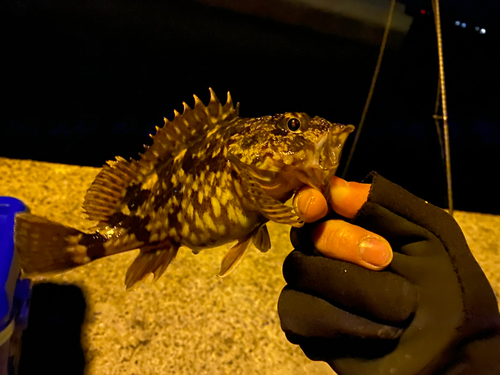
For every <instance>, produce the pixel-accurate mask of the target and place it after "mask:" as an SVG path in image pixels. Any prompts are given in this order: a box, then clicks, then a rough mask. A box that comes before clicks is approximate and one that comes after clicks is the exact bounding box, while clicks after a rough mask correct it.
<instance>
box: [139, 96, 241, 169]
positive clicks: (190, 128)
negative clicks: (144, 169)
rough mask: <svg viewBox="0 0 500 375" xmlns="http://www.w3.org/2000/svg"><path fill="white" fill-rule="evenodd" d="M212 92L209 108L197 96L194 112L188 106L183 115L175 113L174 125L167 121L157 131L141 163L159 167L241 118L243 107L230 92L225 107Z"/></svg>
mask: <svg viewBox="0 0 500 375" xmlns="http://www.w3.org/2000/svg"><path fill="white" fill-rule="evenodd" d="M209 90H210V101H209V103H208V105H206V106H205V105H204V104H203V102H202V101H201V100H200V99H199V98H198V97H197V96H196V95H195V96H194V106H193V108H191V107H189V106H188V105H187V104H186V103H184V111H183V113H182V114H180V113H179V112H177V111H174V113H175V117H174V119H173V120H172V121H169V120H168V119H167V118H165V119H164V124H163V126H162V127H161V128H158V127H157V128H156V134H155V135H152V136H151V137H152V139H153V144H152V145H151V146H149V147H147V148H146V151H145V152H144V153H143V154H142V155H141V161H143V162H145V163H152V164H156V163H157V162H158V161H162V160H165V159H167V158H168V157H175V156H177V155H178V154H179V153H180V152H181V151H182V150H184V149H186V147H187V146H188V145H189V143H190V142H192V141H193V140H196V139H199V138H200V137H205V136H206V134H207V133H208V132H209V131H210V130H211V129H213V128H215V127H216V126H217V125H220V124H222V123H224V122H229V121H232V120H234V119H235V118H237V117H238V108H239V106H238V105H236V107H235V106H234V105H233V101H232V98H231V94H230V93H229V92H228V95H227V101H226V104H224V106H223V105H222V104H221V103H220V101H219V99H218V98H217V96H216V95H215V93H214V91H213V90H212V89H211V88H210V89H209Z"/></svg>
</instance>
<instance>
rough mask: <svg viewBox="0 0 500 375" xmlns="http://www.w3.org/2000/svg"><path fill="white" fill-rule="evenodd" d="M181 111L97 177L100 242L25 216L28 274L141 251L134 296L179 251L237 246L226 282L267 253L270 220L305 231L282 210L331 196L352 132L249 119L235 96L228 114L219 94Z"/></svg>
mask: <svg viewBox="0 0 500 375" xmlns="http://www.w3.org/2000/svg"><path fill="white" fill-rule="evenodd" d="M183 106H184V110H183V113H182V114H180V113H179V112H177V111H174V114H175V117H174V119H173V120H171V121H169V120H167V119H165V123H164V125H163V127H161V128H159V127H157V128H156V134H155V135H153V136H152V139H153V143H152V145H151V146H149V147H146V150H145V152H144V153H143V154H142V155H141V156H140V158H139V160H125V159H123V158H121V157H117V158H116V160H114V161H109V162H108V164H107V165H106V166H104V168H103V169H102V171H101V172H100V173H99V174H98V176H97V177H96V179H95V181H94V183H93V184H92V186H91V187H90V189H89V191H88V193H87V196H86V198H85V202H84V205H83V208H84V210H85V212H86V213H87V214H88V216H89V219H91V220H96V221H98V222H99V224H98V228H97V230H96V232H95V233H93V234H85V233H82V232H79V231H76V230H74V229H71V228H67V227H64V226H62V225H60V224H56V223H51V222H48V221H47V220H46V219H43V220H42V219H40V218H38V217H35V216H34V215H30V214H23V215H19V218H18V225H19V228H20V230H19V231H18V232H17V233H18V234H17V243H18V244H19V246H18V247H19V252H20V254H21V264H22V267H23V268H24V270H25V272H26V273H28V274H30V273H43V272H51V271H55V272H57V271H60V270H64V269H67V268H71V267H74V266H78V265H81V264H85V263H88V262H89V261H92V260H94V259H98V258H101V257H103V256H108V255H112V254H116V253H120V252H124V251H129V250H132V249H137V248H138V249H140V250H141V252H140V254H139V255H138V257H137V258H136V260H135V261H134V263H133V264H132V265H131V266H130V268H129V270H128V272H127V276H126V285H127V287H130V286H132V285H134V284H135V283H137V282H138V281H140V280H142V279H143V278H144V277H146V276H147V275H148V274H150V273H153V274H154V275H155V277H159V276H160V275H161V274H162V273H163V272H164V271H165V269H166V268H167V266H168V264H169V263H170V262H171V261H172V260H173V259H174V257H175V255H176V253H177V250H178V248H179V247H180V246H181V245H184V246H187V247H189V248H191V249H192V250H193V252H195V253H197V252H199V251H201V250H202V249H204V248H209V247H213V246H217V245H221V244H225V243H229V242H232V241H235V240H236V241H238V242H237V244H236V245H234V246H233V247H232V248H231V249H230V250H229V252H228V254H227V255H226V257H225V258H224V259H223V261H222V266H221V271H220V275H221V276H224V275H226V274H228V273H229V272H230V271H231V270H232V269H233V268H234V267H235V266H236V264H238V262H239V261H240V260H241V259H242V257H243V255H244V253H245V251H246V249H247V248H248V247H249V246H250V244H252V243H253V245H254V246H255V247H257V248H258V249H260V250H261V251H267V250H268V249H269V247H270V240H269V234H268V232H267V229H266V227H265V223H266V222H267V221H268V220H272V221H276V222H278V223H283V224H288V225H292V226H297V227H299V226H301V225H303V221H302V220H301V218H300V216H299V215H298V213H296V212H295V211H294V209H293V208H292V207H290V206H287V205H285V204H284V202H286V201H287V200H288V199H289V198H290V197H291V196H292V195H293V194H294V192H295V191H297V190H298V189H300V188H301V187H302V186H304V185H309V186H312V187H315V188H318V189H320V190H322V191H323V192H325V191H326V189H327V188H328V181H329V180H330V178H331V176H332V175H333V174H334V173H335V170H336V168H337V165H338V161H339V157H340V153H341V150H342V147H343V144H344V142H345V139H346V137H347V135H348V134H349V133H350V132H351V131H352V130H353V126H352V125H347V126H345V125H342V124H337V123H331V122H329V121H327V120H325V119H323V118H320V117H310V116H308V115H307V114H305V113H300V112H288V113H284V114H276V115H273V116H263V117H258V118H242V117H239V116H238V112H239V106H238V105H236V106H234V105H233V102H232V99H231V96H230V95H229V93H228V99H227V102H226V104H224V105H222V104H221V103H220V101H219V100H218V99H217V97H216V95H215V93H214V92H213V91H212V90H211V89H210V102H209V104H208V105H206V106H205V105H204V104H203V103H202V102H201V100H200V99H198V97H196V96H195V97H194V106H193V108H190V107H189V106H188V105H187V104H186V103H183ZM42 223H43V227H44V231H41V230H38V229H40V227H41V226H42ZM35 235H37V236H38V237H37V238H36V241H35V238H34V237H33V236H35ZM40 236H41V237H42V238H40ZM54 238H57V240H54ZM43 241H45V245H46V246H47V248H49V249H50V251H51V252H52V253H51V254H50V256H48V255H47V254H45V255H46V258H47V259H48V260H46V261H40V259H41V257H43V256H44V254H43V250H41V249H42V246H39V244H40V243H42V244H43ZM51 241H52V242H51ZM35 242H36V246H35ZM61 259H62V260H61Z"/></svg>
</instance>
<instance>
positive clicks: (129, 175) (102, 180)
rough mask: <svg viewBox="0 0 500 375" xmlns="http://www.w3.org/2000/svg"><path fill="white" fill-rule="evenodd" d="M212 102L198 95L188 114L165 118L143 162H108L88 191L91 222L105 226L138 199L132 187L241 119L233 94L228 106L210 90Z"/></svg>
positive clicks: (142, 155) (228, 94)
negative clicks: (220, 127)
mask: <svg viewBox="0 0 500 375" xmlns="http://www.w3.org/2000/svg"><path fill="white" fill-rule="evenodd" d="M209 90H210V102H209V103H208V105H207V106H205V105H204V104H203V103H202V101H201V100H200V99H199V98H198V97H197V96H196V95H194V107H193V108H190V107H189V106H188V105H187V104H186V103H183V104H184V112H183V113H182V115H181V114H179V112H177V111H174V113H175V117H174V119H173V120H172V121H169V120H167V119H165V124H164V125H163V127H161V128H159V127H156V134H155V135H154V136H151V137H152V138H153V144H152V145H151V146H149V147H148V146H145V147H146V150H145V152H144V153H143V154H141V155H140V159H139V160H138V161H137V160H130V161H127V160H125V159H123V158H121V157H116V161H115V160H112V161H108V162H107V165H105V166H104V167H103V169H102V170H101V172H99V174H98V175H97V177H96V179H95V180H94V182H93V183H92V185H91V187H90V189H89V190H88V191H87V195H86V196H85V201H84V203H83V209H84V211H85V213H86V214H87V215H88V218H89V220H97V221H99V226H104V225H106V224H107V223H108V222H109V219H110V218H111V217H112V216H113V215H114V214H115V213H117V212H121V211H122V210H123V209H125V207H126V206H127V204H128V203H129V202H130V201H132V200H133V199H134V198H135V197H134V196H132V195H131V194H130V193H129V192H130V191H134V192H136V193H138V192H139V191H140V189H128V187H129V186H131V185H137V186H140V185H142V183H144V182H145V181H148V180H147V179H148V177H149V176H150V175H151V173H152V172H154V167H155V165H157V163H159V162H166V161H167V160H168V159H170V158H173V157H175V156H176V155H178V154H179V152H181V151H182V150H184V149H185V148H186V147H187V146H188V145H189V143H190V142H191V141H193V140H194V139H197V138H199V137H204V136H206V134H207V133H208V132H209V131H210V130H211V129H213V128H215V126H217V125H220V124H222V123H224V122H229V121H231V120H233V119H235V118H236V117H238V110H239V104H237V105H236V106H234V105H233V101H232V98H231V94H230V93H229V92H228V93H227V101H226V104H224V106H223V105H222V104H221V103H220V101H219V99H218V98H217V96H216V95H215V93H214V92H213V90H212V89H211V88H210V89H209Z"/></svg>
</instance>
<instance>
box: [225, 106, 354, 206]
mask: <svg viewBox="0 0 500 375" xmlns="http://www.w3.org/2000/svg"><path fill="white" fill-rule="evenodd" d="M353 130H354V126H353V125H344V124H339V123H332V122H330V121H328V120H325V119H324V118H321V117H317V116H316V117H310V116H309V115H307V114H306V113H301V112H287V113H283V114H277V115H274V116H266V117H261V118H257V119H255V120H254V121H253V122H251V123H249V125H248V126H247V128H246V129H245V130H244V131H243V132H242V134H241V138H240V140H239V141H238V146H237V147H235V151H237V152H235V153H234V154H235V155H236V156H237V157H238V159H239V160H240V161H241V162H242V163H245V164H247V165H250V166H252V167H253V168H254V173H253V174H254V175H256V176H259V174H260V178H258V179H257V180H258V181H259V182H260V183H261V185H262V187H263V188H264V189H266V190H268V192H270V193H271V195H273V196H275V197H276V198H278V199H280V198H281V197H283V196H284V195H286V192H290V191H293V190H296V189H298V188H300V187H302V186H303V185H308V186H311V187H314V188H316V189H318V190H320V191H322V192H323V193H326V190H327V188H328V184H329V181H330V179H331V177H333V175H334V174H335V172H336V170H337V167H338V165H339V160H340V155H341V152H342V149H343V147H344V144H345V141H346V139H347V137H348V135H349V134H350V133H351V132H352V131H353ZM238 151H239V152H238ZM258 171H260V172H258ZM266 176H267V177H266ZM271 176H274V177H271Z"/></svg>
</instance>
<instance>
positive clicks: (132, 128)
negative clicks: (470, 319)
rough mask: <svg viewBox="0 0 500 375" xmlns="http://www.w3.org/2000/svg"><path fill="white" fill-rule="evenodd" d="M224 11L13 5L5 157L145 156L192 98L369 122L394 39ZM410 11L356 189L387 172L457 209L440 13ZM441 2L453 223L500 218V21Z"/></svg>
mask: <svg viewBox="0 0 500 375" xmlns="http://www.w3.org/2000/svg"><path fill="white" fill-rule="evenodd" d="M380 2H381V3H386V6H387V9H388V8H389V1H385V2H384V1H383V0H381V1H380ZM217 3H224V2H223V1H222V2H217V1H212V2H211V1H202V2H200V1H192V0H175V1H174V0H170V1H159V0H156V1H155V0H147V1H140V0H125V1H112V0H107V1H104V0H90V1H64V0H52V1H34V0H33V1H29V0H24V1H23V0H18V1H4V2H2V5H1V6H0V7H1V8H0V10H1V15H0V23H1V24H2V26H3V28H4V30H3V32H2V39H1V51H2V53H1V56H2V63H3V64H2V65H3V68H2V69H1V85H0V88H1V91H2V98H3V99H1V104H0V111H1V112H0V156H4V157H9V158H22V159H35V160H40V161H50V162H58V163H68V164H77V165H90V166H101V165H102V164H103V162H104V161H105V160H107V159H112V158H114V157H115V156H116V155H121V156H124V157H136V156H137V154H138V153H139V152H141V151H142V144H143V143H147V142H148V139H149V138H148V134H149V133H150V132H152V131H153V129H154V125H157V124H161V123H162V122H163V120H162V119H163V117H164V116H168V115H169V114H171V113H172V110H173V109H174V108H175V109H178V110H180V109H181V108H182V105H181V103H182V101H186V102H187V103H188V104H191V103H192V94H197V95H198V96H199V97H200V98H201V99H202V100H204V101H205V102H206V101H207V99H208V87H212V88H213V89H214V90H215V92H216V93H218V95H219V98H220V99H221V100H222V99H225V95H226V92H227V91H228V90H230V91H231V93H232V95H233V98H234V99H235V100H236V101H239V102H240V103H241V112H240V114H241V115H242V116H260V115H265V114H271V113H277V112H283V111H304V112H307V113H309V114H311V115H319V116H322V117H325V118H327V119H329V120H331V121H335V122H344V123H354V124H355V125H356V124H357V123H358V122H359V119H360V115H361V112H362V108H363V105H364V101H365V99H366V96H367V93H368V89H369V86H370V82H371V77H372V74H373V70H374V67H375V63H376V59H377V55H378V50H379V46H378V45H377V44H376V43H373V40H378V41H380V40H381V38H382V32H383V30H382V28H378V29H376V28H370V27H365V25H362V24H361V23H359V22H358V23H356V22H354V21H353V22H351V23H350V24H349V23H345V24H346V25H352V30H357V32H358V34H359V33H361V34H362V33H363V32H366V40H363V38H352V37H348V36H346V35H345V34H344V35H340V34H338V33H336V32H335V22H337V21H338V22H343V21H342V19H341V16H336V17H332V18H331V19H330V21H328V18H327V16H326V15H325V14H321V12H309V13H308V12H306V11H304V13H301V12H300V9H301V8H300V7H299V8H297V6H295V5H293V4H292V5H291V4H290V3H288V4H287V5H286V6H285V3H282V2H280V1H278V0H274V1H269V4H272V6H273V7H274V9H276V8H278V9H282V11H283V15H286V14H285V13H287V12H288V13H289V14H292V16H290V17H288V18H286V17H284V18H281V19H279V20H276V17H272V15H271V16H266V11H261V12H260V13H261V17H259V16H257V15H255V12H257V13H259V9H257V8H258V5H259V4H261V5H262V4H265V3H264V2H261V1H256V2H254V3H253V4H254V5H252V6H253V11H254V14H250V13H251V12H246V13H245V12H237V11H235V10H234V9H228V8H227V7H223V6H222V7H221V6H215V5H214V4H217ZM234 3H235V4H240V5H241V4H243V5H241V6H242V7H243V8H244V4H245V3H246V4H247V5H248V4H250V3H251V2H248V1H247V2H245V1H235V2H234ZM406 3H408V4H409V5H408V4H406V13H407V14H409V15H412V16H414V18H413V23H412V25H411V27H410V29H409V31H408V32H407V33H406V34H405V35H401V36H400V40H399V42H394V43H391V44H390V46H389V48H388V50H387V52H386V55H385V57H384V62H383V65H382V71H381V74H380V77H379V82H378V85H377V87H376V91H375V96H374V99H373V103H372V106H371V108H370V111H369V114H368V117H367V120H366V123H365V127H364V129H363V133H362V134H361V138H360V142H359V144H358V147H357V150H356V153H355V156H354V159H353V162H352V164H351V168H350V169H349V172H348V174H347V178H348V179H353V180H361V179H362V178H363V177H364V176H365V175H366V174H367V173H368V172H370V171H371V170H376V171H378V172H379V173H381V174H382V175H384V176H385V177H387V178H389V179H391V180H393V181H394V182H397V183H399V184H400V185H402V186H404V187H405V188H407V189H408V190H410V191H412V192H413V193H415V194H417V195H419V196H421V197H422V198H424V199H426V200H428V201H430V202H431V203H434V204H437V205H439V206H441V207H445V206H446V184H445V174H444V169H443V162H442V160H441V154H440V149H439V142H438V138H437V135H436V128H435V125H434V120H433V119H432V114H433V112H434V103H435V96H436V88H437V72H438V70H437V64H438V60H437V52H436V36H435V31H434V24H433V17H432V13H431V11H432V9H431V7H430V6H429V3H428V2H426V1H413V2H412V1H406ZM441 3H442V13H443V20H442V22H443V34H444V49H445V55H444V57H445V68H446V79H447V90H448V107H449V116H450V120H449V123H450V138H451V161H452V168H453V169H452V173H453V187H454V198H455V208H456V209H460V210H468V211H477V212H489V213H497V214H499V213H500V199H499V198H498V194H497V189H496V186H495V184H494V180H496V177H497V176H496V175H497V173H496V171H497V169H498V166H497V164H498V161H499V159H500V158H499V151H498V149H499V145H500V126H499V120H498V115H497V111H496V108H497V103H498V102H499V95H500V94H499V90H498V87H500V75H499V74H498V67H499V66H500V57H499V53H498V46H499V41H500V38H499V30H498V26H497V23H495V20H496V19H497V18H498V16H499V15H500V7H499V6H498V5H497V2H496V1H495V2H494V1H486V0H484V1H477V0H475V1H472V0H469V1H466V0H462V1H451V0H450V1H442V2H441ZM255 4H257V5H255ZM219 5H220V4H219ZM280 7H282V8H280ZM422 10H424V12H421V11H422ZM294 12H295V13H294ZM288 13H287V14H288ZM308 17H313V18H314V19H313V20H312V21H311V20H309V21H308V20H307V18H308ZM283 19H286V20H288V21H287V22H285V21H283ZM294 20H296V22H294ZM456 20H461V21H464V22H467V23H468V26H467V27H466V28H462V27H457V26H455V21H456ZM311 25H312V26H311ZM475 25H477V26H480V27H482V28H483V27H484V28H485V29H486V30H487V32H486V33H485V34H480V33H478V32H477V31H475V30H474V27H473V26H475ZM393 38H394V37H393ZM370 40H371V41H370ZM393 41H394V40H393ZM352 139H353V137H351V140H350V143H348V147H349V146H350V145H351V143H352ZM347 155H348V150H346V152H345V153H344V162H345V159H346V157H347ZM0 181H1V177H0Z"/></svg>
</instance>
